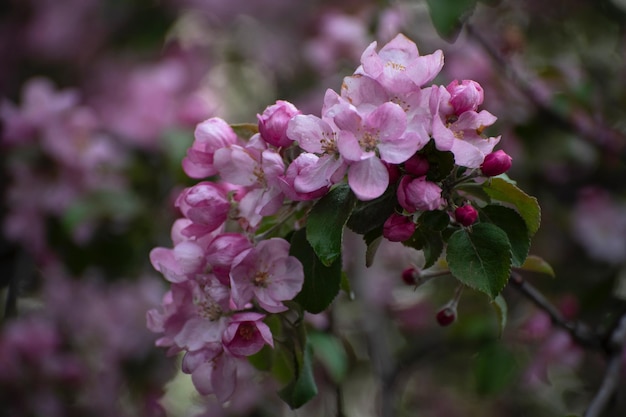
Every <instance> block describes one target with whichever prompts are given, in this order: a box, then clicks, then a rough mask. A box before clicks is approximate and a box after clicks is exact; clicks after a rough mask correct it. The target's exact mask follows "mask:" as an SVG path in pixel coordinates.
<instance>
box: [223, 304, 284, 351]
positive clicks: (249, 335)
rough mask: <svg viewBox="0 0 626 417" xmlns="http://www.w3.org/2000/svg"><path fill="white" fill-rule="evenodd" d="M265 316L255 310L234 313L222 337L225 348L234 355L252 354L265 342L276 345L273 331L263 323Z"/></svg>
mask: <svg viewBox="0 0 626 417" xmlns="http://www.w3.org/2000/svg"><path fill="white" fill-rule="evenodd" d="M264 318H265V315H264V314H259V313H254V312H244V313H237V314H235V315H233V316H232V317H231V318H230V322H229V323H228V326H227V327H226V330H224V335H223V337H222V342H223V343H224V348H225V349H226V350H228V351H229V352H230V353H231V354H232V355H234V356H250V355H254V354H255V353H257V352H258V351H260V350H261V348H263V346H264V345H265V344H268V345H270V346H272V347H274V340H273V338H272V332H271V331H270V328H269V327H268V326H267V324H265V323H263V321H262V320H263V319H264Z"/></svg>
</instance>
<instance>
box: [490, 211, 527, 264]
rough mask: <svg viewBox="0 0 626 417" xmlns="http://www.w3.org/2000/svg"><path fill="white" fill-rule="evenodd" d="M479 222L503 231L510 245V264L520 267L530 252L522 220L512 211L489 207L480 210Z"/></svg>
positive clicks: (524, 224)
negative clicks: (491, 224)
mask: <svg viewBox="0 0 626 417" xmlns="http://www.w3.org/2000/svg"><path fill="white" fill-rule="evenodd" d="M480 220H481V221H482V222H489V223H493V224H495V225H496V226H498V227H499V228H500V229H502V230H504V232H505V233H506V235H507V237H508V238H509V243H510V244H511V255H512V264H513V266H522V264H523V263H524V261H525V260H526V257H527V256H528V251H529V250H530V237H529V236H528V229H527V228H526V223H525V222H524V219H522V218H521V217H520V215H519V214H517V212H516V211H515V210H513V209H510V208H508V207H504V206H500V205H489V206H487V207H484V208H483V209H481V210H480Z"/></svg>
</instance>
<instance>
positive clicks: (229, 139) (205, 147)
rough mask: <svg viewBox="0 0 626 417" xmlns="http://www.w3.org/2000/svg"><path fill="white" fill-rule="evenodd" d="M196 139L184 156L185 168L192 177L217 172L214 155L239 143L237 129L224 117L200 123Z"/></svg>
mask: <svg viewBox="0 0 626 417" xmlns="http://www.w3.org/2000/svg"><path fill="white" fill-rule="evenodd" d="M194 137H195V139H194V141H193V144H192V145H191V148H189V149H188V150H187V156H186V157H185V158H183V170H184V171H185V173H186V174H187V175H189V176H190V177H191V178H205V177H210V176H212V175H215V174H217V170H216V169H215V167H214V166H213V157H214V154H215V152H216V151H217V150H218V149H221V148H224V147H226V146H228V145H233V144H235V143H237V135H236V134H235V131H234V130H233V129H232V128H231V127H230V125H229V124H228V123H226V122H225V121H224V120H223V119H220V118H218V117H212V118H210V119H207V120H205V121H204V122H202V123H200V124H198V126H197V127H196V130H195V132H194Z"/></svg>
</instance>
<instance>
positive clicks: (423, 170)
mask: <svg viewBox="0 0 626 417" xmlns="http://www.w3.org/2000/svg"><path fill="white" fill-rule="evenodd" d="M404 169H405V170H406V172H407V173H409V174H411V175H413V176H416V177H421V176H423V175H426V174H427V173H428V170H429V169H430V164H429V163H428V160H427V159H426V158H425V157H424V156H422V155H420V154H415V155H413V156H412V157H410V158H409V159H408V160H407V161H406V162H405V163H404Z"/></svg>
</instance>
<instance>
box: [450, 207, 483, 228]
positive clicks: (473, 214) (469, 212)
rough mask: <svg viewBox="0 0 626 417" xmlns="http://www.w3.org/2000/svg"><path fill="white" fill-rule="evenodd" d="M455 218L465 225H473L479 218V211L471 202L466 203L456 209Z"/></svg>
mask: <svg viewBox="0 0 626 417" xmlns="http://www.w3.org/2000/svg"><path fill="white" fill-rule="evenodd" d="M454 218H455V219H456V221H457V222H459V223H460V224H462V225H463V226H465V227H467V226H471V225H473V224H474V222H476V220H477V219H478V211H477V210H476V209H475V208H474V206H472V205H471V204H465V205H463V206H461V207H457V208H456V210H454Z"/></svg>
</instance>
